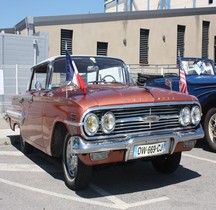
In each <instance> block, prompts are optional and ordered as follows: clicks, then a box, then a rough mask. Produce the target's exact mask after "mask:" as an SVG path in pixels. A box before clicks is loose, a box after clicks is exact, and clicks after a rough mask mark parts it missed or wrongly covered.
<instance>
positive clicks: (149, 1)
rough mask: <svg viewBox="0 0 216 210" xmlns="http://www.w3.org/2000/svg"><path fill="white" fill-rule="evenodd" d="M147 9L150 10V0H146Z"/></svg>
mask: <svg viewBox="0 0 216 210" xmlns="http://www.w3.org/2000/svg"><path fill="white" fill-rule="evenodd" d="M148 10H150V0H148Z"/></svg>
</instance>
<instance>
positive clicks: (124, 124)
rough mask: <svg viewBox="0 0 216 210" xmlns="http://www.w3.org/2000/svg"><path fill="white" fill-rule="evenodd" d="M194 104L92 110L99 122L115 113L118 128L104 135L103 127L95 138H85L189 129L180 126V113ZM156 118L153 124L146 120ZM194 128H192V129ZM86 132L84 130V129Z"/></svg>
mask: <svg viewBox="0 0 216 210" xmlns="http://www.w3.org/2000/svg"><path fill="white" fill-rule="evenodd" d="M192 105H194V104H187V105H186V104H182V103H179V104H175V105H164V104H163V105H160V106H155V104H151V106H146V105H143V106H139V107H129V106H128V107H126V106H124V107H122V108H118V107H115V108H113V107H111V108H110V109H106V108H103V109H100V110H96V109H95V110H92V112H93V113H95V114H96V115H97V116H98V118H99V120H101V117H102V115H103V114H104V113H106V112H107V111H111V112H113V113H114V115H115V118H116V126H115V129H114V131H113V132H112V133H110V134H104V133H103V131H102V129H101V127H100V128H99V130H98V132H97V133H96V134H95V135H94V137H88V136H87V135H86V134H85V136H86V137H87V138H88V139H94V138H95V137H98V138H99V137H100V138H104V137H107V138H111V137H113V138H115V137H117V136H118V137H119V136H126V135H127V134H129V135H133V134H144V133H145V132H146V133H148V134H150V133H153V132H166V131H167V130H172V131H174V130H180V129H181V130H182V129H188V128H189V127H187V128H185V127H184V128H183V127H181V126H180V124H179V112H180V109H181V108H183V107H185V106H188V107H189V108H190V107H191V106H192ZM151 116H156V117H158V120H155V121H154V120H153V121H152V122H151V121H149V120H146V118H148V117H151ZM191 127H193V126H190V128H191ZM83 131H84V129H83Z"/></svg>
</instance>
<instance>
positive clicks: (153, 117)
mask: <svg viewBox="0 0 216 210" xmlns="http://www.w3.org/2000/svg"><path fill="white" fill-rule="evenodd" d="M159 120H160V117H159V116H158V115H149V116H145V117H143V121H144V122H147V123H153V122H158V121H159Z"/></svg>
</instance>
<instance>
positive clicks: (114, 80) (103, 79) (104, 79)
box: [101, 74, 116, 82]
mask: <svg viewBox="0 0 216 210" xmlns="http://www.w3.org/2000/svg"><path fill="white" fill-rule="evenodd" d="M107 77H111V78H112V79H113V81H112V82H116V79H115V77H114V76H112V75H110V74H108V75H106V76H104V77H103V78H102V79H101V81H102V82H106V78H107Z"/></svg>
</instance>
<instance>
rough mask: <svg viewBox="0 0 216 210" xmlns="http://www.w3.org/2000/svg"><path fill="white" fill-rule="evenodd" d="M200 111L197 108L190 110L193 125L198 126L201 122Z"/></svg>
mask: <svg viewBox="0 0 216 210" xmlns="http://www.w3.org/2000/svg"><path fill="white" fill-rule="evenodd" d="M201 116H202V114H201V110H200V108H199V107H198V106H194V107H193V108H192V110H191V122H192V123H193V124H194V125H198V124H199V122H200V120H201Z"/></svg>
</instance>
